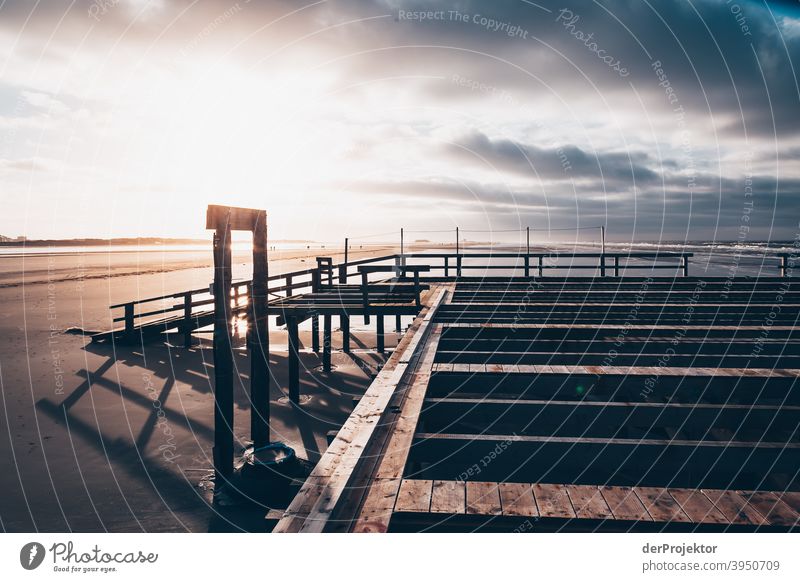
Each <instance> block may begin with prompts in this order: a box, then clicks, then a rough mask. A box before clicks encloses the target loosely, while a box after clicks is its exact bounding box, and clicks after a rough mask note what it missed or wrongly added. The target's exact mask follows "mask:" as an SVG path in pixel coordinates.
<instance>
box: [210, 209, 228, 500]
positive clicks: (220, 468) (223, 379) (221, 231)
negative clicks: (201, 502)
mask: <svg viewBox="0 0 800 582" xmlns="http://www.w3.org/2000/svg"><path fill="white" fill-rule="evenodd" d="M231 277H232V276H231V227H230V222H229V221H228V222H226V223H225V224H224V225H217V226H216V233H215V234H214V454H213V457H214V471H215V472H216V474H217V478H218V479H220V481H218V485H220V486H221V485H222V483H223V482H224V481H227V480H228V478H229V477H230V476H231V474H232V473H233V353H232V352H231V336H230V323H229V322H230V315H231Z"/></svg>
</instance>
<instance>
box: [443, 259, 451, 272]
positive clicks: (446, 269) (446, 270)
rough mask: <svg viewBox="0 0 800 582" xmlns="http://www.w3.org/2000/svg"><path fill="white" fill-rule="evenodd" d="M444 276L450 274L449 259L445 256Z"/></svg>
mask: <svg viewBox="0 0 800 582" xmlns="http://www.w3.org/2000/svg"><path fill="white" fill-rule="evenodd" d="M444 276H445V277H449V276H450V259H449V258H448V257H447V256H445V257H444Z"/></svg>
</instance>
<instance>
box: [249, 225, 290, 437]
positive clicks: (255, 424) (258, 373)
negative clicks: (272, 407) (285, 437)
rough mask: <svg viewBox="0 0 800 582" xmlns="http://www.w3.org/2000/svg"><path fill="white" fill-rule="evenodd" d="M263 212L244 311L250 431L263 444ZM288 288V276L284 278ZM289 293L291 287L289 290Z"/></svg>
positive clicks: (266, 342)
mask: <svg viewBox="0 0 800 582" xmlns="http://www.w3.org/2000/svg"><path fill="white" fill-rule="evenodd" d="M268 279H269V263H268V257H267V214H266V212H263V213H259V215H258V218H257V219H256V224H255V225H254V228H253V282H252V283H251V286H250V298H249V305H248V310H247V313H248V315H249V318H250V321H249V322H248V326H247V331H248V340H249V341H248V342H247V348H248V350H247V351H248V357H249V358H250V400H251V410H250V433H251V438H252V439H253V446H255V447H256V448H258V447H262V446H266V445H268V444H269V442H270V435H269V421H270V415H269V382H270V378H269V318H268V314H267V303H268V301H269V295H268V290H267V281H268ZM287 284H288V285H289V286H290V287H291V278H288V279H287ZM289 293H291V289H290V290H289Z"/></svg>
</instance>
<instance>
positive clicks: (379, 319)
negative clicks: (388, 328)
mask: <svg viewBox="0 0 800 582" xmlns="http://www.w3.org/2000/svg"><path fill="white" fill-rule="evenodd" d="M375 320H376V321H375V333H376V337H377V344H378V346H377V347H378V353H379V354H382V353H384V352H385V351H386V341H385V337H384V336H385V332H384V329H383V315H380V314H378V315H376V316H375Z"/></svg>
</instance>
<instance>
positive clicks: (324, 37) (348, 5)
mask: <svg viewBox="0 0 800 582" xmlns="http://www.w3.org/2000/svg"><path fill="white" fill-rule="evenodd" d="M796 64H800V4H799V3H798V2H796V1H784V2H764V1H763V0H762V1H746V0H737V1H736V2H734V1H733V0H731V1H726V0H719V1H711V0H691V1H689V0H674V1H672V0H659V1H655V0H635V1H634V0H606V1H596V2H591V1H577V0H559V1H558V2H550V1H547V0H542V1H537V2H533V1H527V0H509V1H496V2H485V1H484V2H480V1H477V0H473V1H470V0H458V1H452V2H422V1H417V0H412V1H404V0H403V1H401V0H381V1H377V0H376V1H366V0H327V1H325V0H320V1H313V2H308V1H270V2H266V1H258V0H250V1H248V0H239V1H238V2H230V1H228V0H222V1H211V0H204V1H189V0H94V1H92V2H89V1H84V0H74V1H72V2H68V1H64V0H60V1H56V0H38V1H34V0H0V196H2V212H0V234H4V235H7V236H18V235H25V236H28V237H29V238H75V237H130V236H147V237H150V236H156V237H207V236H208V233H207V232H206V231H205V230H204V226H205V220H204V216H205V208H206V206H207V205H208V204H230V205H235V206H245V207H254V208H264V209H266V210H267V212H268V217H269V218H268V221H269V225H270V237H271V238H273V239H279V238H291V239H315V240H339V239H341V238H343V237H345V236H349V237H350V238H351V240H352V241H354V242H355V243H356V244H357V243H358V242H364V243H367V242H374V241H378V240H391V239H393V238H397V237H396V233H397V231H398V230H399V229H400V227H404V228H405V229H406V233H407V234H406V237H407V240H415V239H429V240H438V239H439V238H442V237H445V238H446V239H448V240H449V239H450V238H452V235H451V234H450V233H451V232H452V231H453V229H455V227H457V226H458V227H460V229H461V232H462V236H463V237H464V238H467V239H470V240H492V241H516V240H518V239H519V237H520V236H521V235H520V234H519V233H520V232H521V231H524V229H525V228H526V227H530V228H531V229H533V234H532V239H534V240H535V241H542V242H547V241H551V240H552V241H556V240H560V241H563V240H573V241H591V240H597V238H598V237H599V233H598V230H597V228H596V227H598V226H600V225H603V226H606V229H607V238H608V239H609V240H617V241H622V242H625V241H654V240H670V241H674V240H677V241H684V240H740V241H742V242H747V241H754V240H769V239H771V240H781V239H782V240H786V239H793V238H795V236H797V235H798V230H800V225H799V222H800V84H799V83H798V74H797V68H796ZM426 231H446V232H445V233H444V234H442V233H438V232H426Z"/></svg>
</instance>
